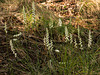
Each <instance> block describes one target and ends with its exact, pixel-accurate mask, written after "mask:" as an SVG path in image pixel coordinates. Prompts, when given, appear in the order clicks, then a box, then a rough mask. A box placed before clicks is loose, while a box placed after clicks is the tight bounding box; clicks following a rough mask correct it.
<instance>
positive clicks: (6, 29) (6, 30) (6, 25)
mask: <svg viewBox="0 0 100 75" xmlns="http://www.w3.org/2000/svg"><path fill="white" fill-rule="evenodd" d="M4 30H5V32H6V34H7V32H8V31H7V25H6V23H5V29H4Z"/></svg>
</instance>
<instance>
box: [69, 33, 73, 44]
mask: <svg viewBox="0 0 100 75" xmlns="http://www.w3.org/2000/svg"><path fill="white" fill-rule="evenodd" d="M72 42H73V38H72V34H71V33H70V44H72Z"/></svg>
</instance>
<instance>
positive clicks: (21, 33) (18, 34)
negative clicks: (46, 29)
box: [13, 32, 22, 37]
mask: <svg viewBox="0 0 100 75" xmlns="http://www.w3.org/2000/svg"><path fill="white" fill-rule="evenodd" d="M20 35H22V33H21V32H20V33H19V34H16V35H13V37H18V36H20Z"/></svg>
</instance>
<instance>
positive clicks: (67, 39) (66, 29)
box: [65, 26, 69, 42]
mask: <svg viewBox="0 0 100 75" xmlns="http://www.w3.org/2000/svg"><path fill="white" fill-rule="evenodd" d="M65 40H66V41H65V42H67V41H69V34H68V28H67V26H66V27H65Z"/></svg>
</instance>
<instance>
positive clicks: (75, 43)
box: [74, 39, 77, 48]
mask: <svg viewBox="0 0 100 75" xmlns="http://www.w3.org/2000/svg"><path fill="white" fill-rule="evenodd" d="M74 47H75V48H77V42H76V39H74Z"/></svg>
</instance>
